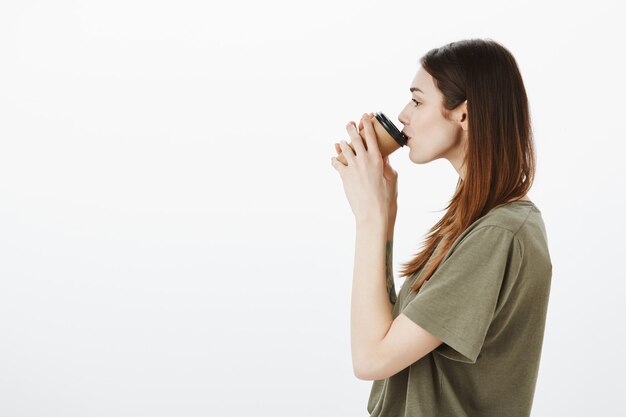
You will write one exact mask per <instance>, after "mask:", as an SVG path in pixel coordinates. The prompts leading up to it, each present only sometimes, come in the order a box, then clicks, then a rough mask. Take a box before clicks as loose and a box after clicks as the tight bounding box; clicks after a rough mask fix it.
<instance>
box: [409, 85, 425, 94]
mask: <svg viewBox="0 0 626 417" xmlns="http://www.w3.org/2000/svg"><path fill="white" fill-rule="evenodd" d="M409 91H410V92H411V93H414V92H415V91H419V92H420V93H422V94H424V92H423V91H422V90H420V89H419V88H417V87H411V88H409Z"/></svg>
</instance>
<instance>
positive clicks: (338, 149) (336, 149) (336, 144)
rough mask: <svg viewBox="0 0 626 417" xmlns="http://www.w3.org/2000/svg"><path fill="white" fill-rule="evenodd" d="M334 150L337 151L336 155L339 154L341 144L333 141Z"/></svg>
mask: <svg viewBox="0 0 626 417" xmlns="http://www.w3.org/2000/svg"><path fill="white" fill-rule="evenodd" d="M335 152H337V155H340V154H341V146H339V144H338V143H335Z"/></svg>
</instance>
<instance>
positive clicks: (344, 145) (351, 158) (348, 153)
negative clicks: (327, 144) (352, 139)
mask: <svg viewBox="0 0 626 417" xmlns="http://www.w3.org/2000/svg"><path fill="white" fill-rule="evenodd" d="M339 145H340V146H341V153H343V157H344V158H346V161H348V165H354V162H355V158H356V156H355V155H354V152H353V151H352V148H351V147H350V146H348V142H346V141H345V140H342V141H341V142H339ZM338 161H339V160H338ZM339 162H341V161H339Z"/></svg>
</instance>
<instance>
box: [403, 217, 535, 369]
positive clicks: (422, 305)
mask: <svg viewBox="0 0 626 417" xmlns="http://www.w3.org/2000/svg"><path fill="white" fill-rule="evenodd" d="M521 257H522V248H521V246H520V243H519V240H518V238H517V237H516V236H515V234H514V233H513V232H512V231H510V230H508V229H505V228H503V227H499V226H492V225H489V226H481V227H479V228H477V229H476V230H473V231H471V232H470V233H468V234H467V235H466V236H465V237H464V238H463V239H462V240H461V241H460V242H459V243H458V244H457V245H456V246H455V247H453V248H452V252H451V253H450V254H449V256H447V257H446V258H444V261H443V262H442V263H441V264H440V265H439V267H438V268H437V270H436V271H435V272H434V273H433V275H432V276H431V277H430V278H429V280H428V281H426V282H425V283H424V284H423V288H422V289H421V290H420V291H419V292H418V294H417V295H416V296H415V298H413V299H412V300H411V301H410V302H409V303H408V304H407V305H406V306H405V307H404V308H403V309H402V311H401V314H404V315H405V316H407V317H408V318H409V319H411V320H412V321H413V322H414V323H416V324H418V325H419V326H421V327H422V328H424V329H425V330H426V331H428V332H429V333H431V334H432V335H434V336H436V337H438V338H439V339H441V340H442V341H443V343H442V344H441V345H439V346H438V347H437V349H435V351H436V352H438V353H440V354H441V355H443V356H445V357H447V358H449V359H452V360H456V361H460V362H466V363H475V362H476V359H477V358H478V355H479V353H480V350H481V348H482V346H483V342H484V340H485V336H486V334H487V330H488V328H489V325H490V324H491V320H492V318H493V316H494V311H495V309H496V305H497V302H498V296H499V294H500V288H501V286H502V283H503V280H504V277H505V276H506V275H507V274H509V273H517V271H519V267H520V264H521Z"/></svg>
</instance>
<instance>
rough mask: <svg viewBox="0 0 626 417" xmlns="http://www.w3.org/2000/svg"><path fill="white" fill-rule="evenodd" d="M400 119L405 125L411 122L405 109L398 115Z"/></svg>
mask: <svg viewBox="0 0 626 417" xmlns="http://www.w3.org/2000/svg"><path fill="white" fill-rule="evenodd" d="M398 121H399V122H400V123H402V124H403V125H407V124H409V123H408V119H407V117H406V114H405V111H404V110H402V111H401V112H400V114H399V115H398Z"/></svg>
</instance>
